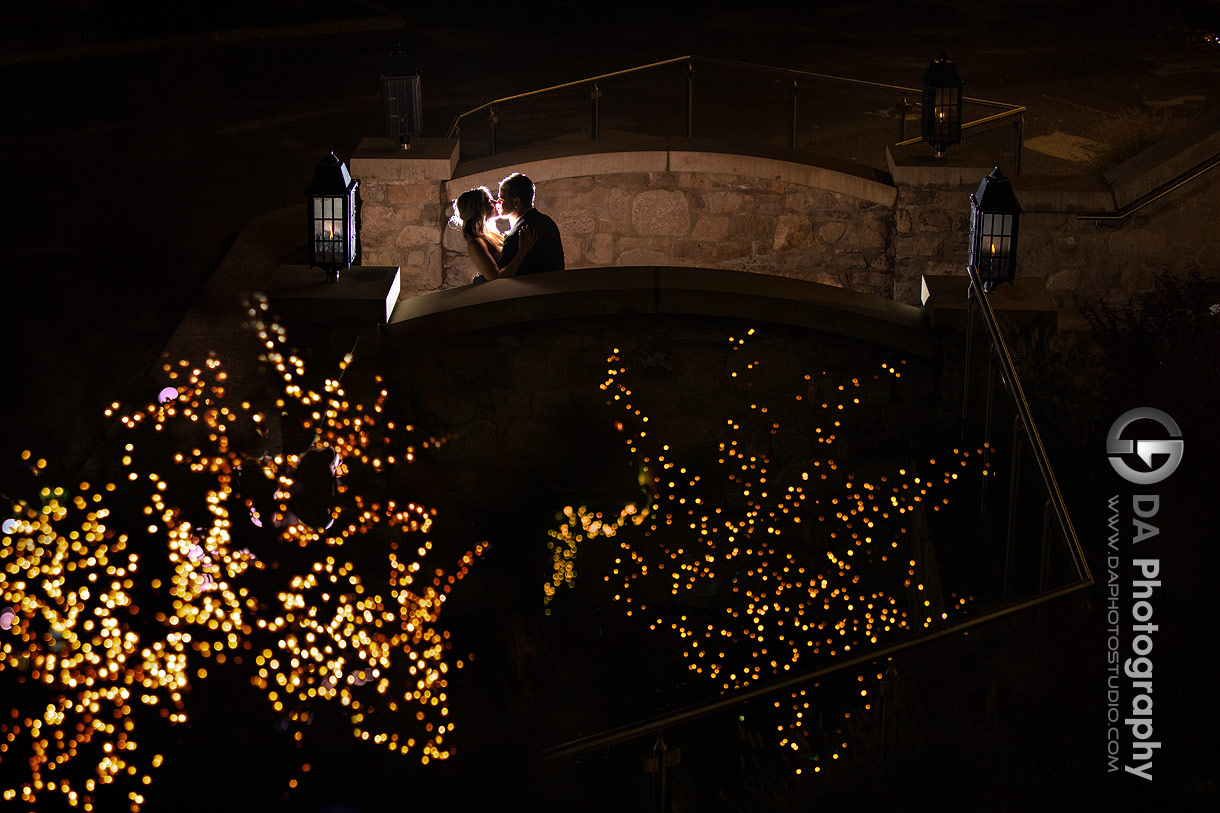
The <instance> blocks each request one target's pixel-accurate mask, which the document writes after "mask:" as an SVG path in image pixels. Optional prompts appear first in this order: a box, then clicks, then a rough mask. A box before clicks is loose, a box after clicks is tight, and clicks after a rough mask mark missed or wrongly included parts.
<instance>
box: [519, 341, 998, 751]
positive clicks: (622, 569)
mask: <svg viewBox="0 0 1220 813" xmlns="http://www.w3.org/2000/svg"><path fill="white" fill-rule="evenodd" d="M754 335H755V331H754V330H750V331H748V332H747V334H746V336H744V337H729V345H730V351H731V352H749V351H748V346H747V340H748V339H749V338H750V337H753V336H754ZM607 365H608V367H607V372H606V377H605V379H604V380H603V381H602V382H601V384H600V387H601V390H602V391H603V392H604V393H605V394H606V403H607V405H608V406H610V407H611V408H612V409H614V410H616V411H617V412H618V414H616V415H615V418H614V426H615V428H616V429H617V430H618V431H619V432H620V433H622V437H623V443H624V445H625V447H626V448H627V450H628V451H629V452H630V453H631V454H632V455H633V456H635V457H636V459H637V460H638V465H639V467H640V469H639V470H640V485H641V488H642V489H643V490H644V491H645V492H646V494H647V499H645V500H643V501H642V504H641V505H638V506H637V504H636V503H630V504H628V505H626V506H625V507H624V508H623V509H622V510H621V511H620V512H619V514H618V516H617V517H614V516H613V515H610V516H609V517H604V516H603V513H602V512H598V511H594V510H591V509H590V508H589V507H587V506H576V507H574V506H567V507H565V508H564V509H563V511H562V514H561V515H560V517H559V520H560V522H559V525H558V527H557V528H556V529H553V530H551V531H550V532H549V533H550V536H551V538H552V539H551V542H550V548H551V551H552V559H553V563H554V572H553V573H552V574H551V577H550V580H549V581H548V582H547V583H546V584H545V585H544V587H543V591H544V600H545V603H546V604H547V605H551V604H552V602H553V601H554V599H555V598H556V595H557V591H558V589H559V588H560V587H561V586H565V585H566V586H567V587H574V586H575V584H576V572H577V571H576V558H577V552H578V548H579V546H580V545H581V544H582V543H588V542H592V541H593V540H599V541H601V540H605V541H608V542H613V543H615V544H616V547H617V549H616V551H615V556H614V557H613V564H611V565H608V566H607V572H603V573H599V574H597V577H600V578H598V579H597V580H598V581H601V582H602V583H603V584H605V585H607V586H608V588H609V592H610V594H611V595H612V597H613V599H614V600H615V601H616V602H618V603H620V604H622V605H623V607H624V612H625V613H626V615H627V616H631V617H633V618H636V619H638V620H639V621H640V622H641V623H643V624H646V625H647V627H648V629H649V630H651V631H653V632H655V633H657V634H660V635H663V636H666V637H668V638H669V640H670V641H671V642H672V643H673V645H674V646H675V647H676V648H677V651H678V652H680V653H681V656H682V658H683V660H684V662H685V663H686V666H687V668H688V669H689V670H690V671H691V672H694V673H695V674H697V675H700V676H702V677H703V678H705V679H706V680H708V681H710V682H712V684H713V685H715V686H716V687H717V688H718V689H719V691H721V692H722V693H731V692H732V691H734V690H737V689H742V688H745V687H749V686H753V685H758V684H760V683H761V682H764V681H765V679H766V678H768V677H773V676H782V675H784V674H786V673H787V674H791V673H793V672H794V670H803V669H810V668H812V664H815V663H817V662H820V661H822V660H825V659H833V658H835V657H841V656H854V655H855V654H857V653H858V652H860V651H867V649H868V648H869V647H871V646H873V645H876V644H877V643H878V642H879V641H883V640H885V639H887V638H893V637H895V636H897V635H900V634H904V633H909V632H912V631H917V630H922V629H924V628H927V627H929V626H931V625H932V624H934V623H938V622H939V621H941V620H943V619H944V618H947V616H948V613H947V612H946V613H941V612H940V611H939V609H937V608H933V607H932V606H931V601H930V600H928V599H927V598H926V595H925V591H924V585H923V584H920V583H919V579H918V578H916V576H917V574H918V572H919V569H918V568H917V567H916V559H915V558H914V550H915V543H914V541H913V537H914V533H913V530H912V528H913V526H912V519H913V515H914V514H915V512H916V511H917V510H918V509H919V508H920V507H921V504H923V505H929V506H931V507H932V508H933V509H936V508H939V507H940V505H943V504H944V502H940V501H938V504H936V505H932V501H933V499H934V498H935V489H934V486H933V481H937V482H940V483H943V484H948V483H951V482H952V481H953V479H954V478H956V476H957V474H956V473H955V472H953V471H951V470H950V468H956V469H957V470H958V471H961V466H953V467H949V466H946V467H945V468H946V470H945V472H944V474H943V476H938V477H935V478H932V477H922V476H918V475H916V474H915V472H914V468H913V467H910V466H904V467H901V468H898V469H897V470H896V471H890V472H886V473H879V472H878V473H875V474H873V473H870V476H869V477H867V478H865V477H862V476H859V475H856V474H853V473H847V472H846V471H843V470H842V469H843V468H844V467H843V466H842V464H841V463H840V462H839V460H838V459H837V458H836V457H834V456H832V455H831V450H832V449H834V448H836V447H838V446H840V445H843V443H844V438H845V437H846V434H845V433H846V431H847V430H846V429H845V428H844V421H845V420H847V418H848V416H849V415H850V414H851V413H852V412H853V411H854V410H857V409H859V408H861V407H862V405H867V404H868V403H869V402H870V397H871V398H873V399H875V398H877V397H880V396H877V395H874V394H873V393H880V392H888V387H885V386H880V385H875V386H873V387H871V388H870V387H869V386H867V384H868V383H869V381H868V378H867V376H864V375H857V376H855V377H852V378H851V379H850V380H849V381H843V382H842V383H839V382H837V381H835V380H834V378H833V377H832V376H831V375H829V374H828V373H827V372H826V371H825V370H823V371H820V373H818V374H815V373H812V372H811V373H809V374H805V375H804V376H803V379H802V380H801V382H800V383H801V386H800V387H799V388H798V389H799V391H798V392H796V393H794V394H792V395H791V396H790V397H791V401H790V402H788V403H787V404H784V405H781V404H775V403H772V404H768V403H764V402H762V401H760V400H759V399H758V396H757V395H749V398H748V400H747V403H746V404H745V405H744V408H743V409H742V411H741V414H738V415H735V416H730V417H728V418H726V419H725V420H724V421H722V422H721V426H722V427H723V429H724V433H723V435H724V436H723V438H720V439H717V440H715V441H713V443H714V449H713V451H714V452H715V455H714V459H715V461H716V466H717V467H718V469H719V475H716V474H715V473H708V472H697V471H696V468H695V466H694V464H693V463H690V462H687V461H685V460H682V459H680V458H679V457H678V455H677V453H675V452H674V451H673V450H672V449H671V448H670V446H669V445H668V444H667V443H665V442H664V441H663V440H662V438H661V437H660V434H661V432H660V430H658V429H656V428H655V426H654V423H655V422H654V423H649V422H648V420H649V418H648V415H647V414H646V411H645V410H644V409H643V407H642V403H643V402H644V401H645V400H646V397H645V395H644V394H643V392H641V390H643V389H644V388H645V387H646V386H647V384H646V382H644V381H639V382H636V381H634V380H632V378H631V370H630V369H629V367H628V365H627V364H626V363H625V361H624V359H623V357H622V355H621V354H620V351H619V350H618V349H617V348H616V349H615V350H614V351H613V352H611V353H610V354H609V355H608V357H607ZM905 366H906V362H905V360H900V361H897V362H891V363H882V364H881V372H880V373H878V374H876V375H874V376H873V377H872V381H874V382H880V381H881V380H882V377H883V376H884V377H885V378H890V379H895V380H896V379H899V378H901V377H902V372H903V368H904V367H905ZM736 367H737V369H730V370H729V372H728V374H729V376H730V377H731V378H732V379H733V381H732V383H731V386H732V387H733V388H734V389H735V390H736V391H740V392H742V393H746V394H748V393H753V392H755V390H754V389H751V388H752V378H753V377H755V376H757V375H759V374H760V373H761V370H762V368H763V364H762V362H761V361H759V360H758V359H757V358H755V357H749V360H748V361H746V362H744V363H743V364H740V365H736ZM862 379H864V380H863V381H862ZM792 405H798V406H796V407H795V409H792V408H789V407H791V406H792ZM780 407H782V408H780ZM781 413H782V414H784V415H789V416H792V418H791V419H792V421H794V422H795V423H796V424H797V426H796V427H795V428H796V430H797V434H800V435H804V436H806V437H809V438H811V439H814V440H813V448H814V450H815V453H814V456H813V457H812V458H810V459H808V460H807V461H806V463H805V464H804V465H802V466H801V469H802V470H801V471H800V472H799V474H789V471H790V469H789V468H785V469H783V472H784V475H785V476H784V477H783V478H782V479H777V477H776V475H775V474H774V473H773V472H772V471H771V469H772V453H771V451H770V450H771V449H775V448H780V446H779V445H777V442H776V440H775V438H776V437H777V436H780V435H781V434H782V432H783V428H784V425H783V424H784V422H783V420H782V419H781V418H780V414H781ZM645 426H647V427H648V428H649V430H650V431H645ZM979 451H980V453H981V451H982V450H979ZM845 453H846V454H850V448H849V449H847V450H845ZM955 455H956V458H955V459H956V460H957V462H960V463H961V464H962V465H965V464H966V462H967V458H969V454H968V453H965V452H961V451H959V450H955ZM927 466H928V467H934V466H936V461H935V460H934V459H933V460H929V461H928V463H927ZM871 468H872V469H873V470H876V468H877V467H875V466H874V467H871ZM713 483H715V484H718V485H716V486H713V485H712V484H713ZM717 491H719V493H717ZM908 563H909V564H908ZM912 579H914V580H915V581H914V582H912ZM688 594H689V595H692V596H700V597H704V596H712V597H715V598H714V599H713V601H712V606H710V607H705V606H703V603H702V602H697V601H694V600H692V599H688V598H685V596H686V595H688ZM954 598H955V599H957V596H956V594H954ZM965 601H966V599H965V598H962V599H959V600H957V601H955V603H954V604H953V606H952V607H951V608H949V609H950V610H954V611H956V610H960V609H962V608H963V607H964V605H965ZM550 611H551V607H550V606H548V607H547V612H548V613H549V612H550ZM858 678H859V680H860V681H861V682H863V681H864V675H863V674H861V675H859V676H858ZM881 679H882V678H881V675H880V674H878V675H877V677H876V679H875V681H873V679H871V678H870V681H869V684H868V685H866V686H864V687H861V688H860V689H858V692H859V694H858V695H857V699H858V701H859V703H858V704H857V705H863V706H864V710H866V711H867V710H871V707H872V703H871V702H869V698H870V695H871V694H872V693H875V690H876V687H877V684H878V683H879V682H880V681H881ZM791 701H792V702H791V704H790V711H789V714H788V719H787V722H785V723H783V724H781V725H779V726H778V729H777V731H778V733H779V744H780V746H781V747H784V748H789V749H793V750H798V751H801V752H802V753H803V754H804V755H805V758H806V759H808V760H813V761H815V763H817V764H816V766H815V767H814V770H813V773H818V772H820V771H821V767H822V765H824V764H825V760H826V758H827V755H828V758H830V759H838V758H839V755H840V754H841V753H842V752H843V750H844V749H845V748H846V747H847V743H846V742H845V741H844V738H843V736H842V734H843V727H842V726H840V727H838V728H837V729H833V731H834V733H833V734H832V735H831V739H832V740H834V738H835V737H838V740H837V741H835V743H834V747H832V748H831V749H830V750H829V751H828V752H821V751H819V749H817V748H815V747H814V746H813V745H812V744H811V743H812V740H813V739H814V737H813V734H814V732H813V731H812V730H811V729H810V728H809V724H810V723H809V720H810V714H809V712H810V703H811V702H812V701H811V699H810V698H809V697H807V696H806V695H805V691H804V690H802V691H799V692H794V693H793V694H792V697H791ZM779 706H780V704H778V703H777V704H776V708H779ZM850 716H851V712H850V711H849V712H847V715H846V718H845V719H847V718H850ZM829 730H831V729H828V731H829ZM818 733H819V734H820V733H821V732H820V731H819V732H818ZM797 772H798V773H800V772H801V771H800V770H799V769H798V771H797Z"/></svg>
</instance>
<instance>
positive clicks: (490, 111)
mask: <svg viewBox="0 0 1220 813" xmlns="http://www.w3.org/2000/svg"><path fill="white" fill-rule="evenodd" d="M499 121H500V117H499V116H497V115H496V109H495V108H494V107H489V108H487V124H488V126H489V127H490V128H491V141H490V147H491V154H492V155H495V154H496V124H498V123H499Z"/></svg>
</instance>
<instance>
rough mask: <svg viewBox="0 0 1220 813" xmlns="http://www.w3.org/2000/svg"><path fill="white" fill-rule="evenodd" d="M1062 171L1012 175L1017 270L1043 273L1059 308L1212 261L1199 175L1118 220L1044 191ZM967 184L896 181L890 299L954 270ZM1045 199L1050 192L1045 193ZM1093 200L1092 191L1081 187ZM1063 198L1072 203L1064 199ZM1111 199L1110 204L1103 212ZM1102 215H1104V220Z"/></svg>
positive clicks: (959, 267)
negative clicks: (1017, 208)
mask: <svg viewBox="0 0 1220 813" xmlns="http://www.w3.org/2000/svg"><path fill="white" fill-rule="evenodd" d="M1057 180H1058V181H1059V182H1060V183H1062V179H1050V178H1038V179H1034V178H1021V177H1019V176H1018V177H1017V178H1015V179H1014V180H1013V187H1014V189H1015V191H1016V193H1017V198H1018V200H1019V201H1020V203H1021V204H1022V208H1023V209H1024V212H1023V214H1022V216H1021V233H1020V251H1019V253H1018V257H1017V274H1018V275H1020V276H1028V277H1037V278H1039V279H1043V280H1045V281H1046V286H1047V289H1048V290H1049V291H1050V292H1051V295H1052V296H1053V297H1054V298H1055V301H1056V303H1057V304H1058V305H1059V306H1060V307H1064V306H1067V307H1073V306H1079V305H1086V304H1088V303H1091V302H1093V301H1096V300H1097V299H1099V298H1100V299H1105V300H1110V301H1121V300H1125V299H1126V298H1127V297H1129V296H1130V295H1131V294H1132V293H1135V292H1139V291H1146V290H1149V289H1151V288H1152V285H1153V280H1154V279H1155V277H1156V276H1157V275H1158V274H1160V273H1162V272H1164V271H1179V272H1183V273H1185V272H1189V271H1192V270H1203V271H1206V270H1207V269H1212V271H1213V272H1214V270H1215V269H1216V268H1217V259H1216V256H1215V249H1216V247H1217V246H1218V245H1220V240H1217V238H1216V236H1215V212H1218V211H1220V183H1216V182H1215V181H1214V180H1208V181H1204V180H1203V179H1199V181H1197V182H1195V183H1194V184H1193V185H1191V186H1187V187H1184V188H1182V189H1181V190H1178V191H1177V192H1175V193H1172V194H1171V195H1168V196H1166V197H1165V198H1162V199H1161V200H1158V201H1155V202H1153V203H1151V204H1149V205H1148V206H1147V207H1145V208H1143V209H1141V210H1139V211H1138V212H1135V213H1133V214H1131V215H1130V216H1128V217H1126V218H1123V219H1114V217H1113V215H1109V214H1108V213H1106V212H1105V211H1104V210H1101V214H1103V215H1106V217H1103V218H1098V217H1095V216H1094V215H1096V214H1098V213H1099V209H1101V207H1094V208H1090V207H1088V206H1087V205H1082V203H1083V202H1082V201H1081V198H1083V197H1085V194H1084V193H1079V194H1077V195H1071V194H1068V195H1065V194H1064V193H1063V192H1062V191H1060V192H1058V193H1056V194H1053V195H1048V194H1047V193H1046V189H1047V188H1048V187H1052V188H1053V184H1054V183H1055V182H1056V181H1057ZM976 188H977V185H971V186H955V185H946V186H931V185H912V184H899V185H898V195H897V201H896V204H895V215H894V265H895V283H894V298H895V299H896V300H898V301H900V302H907V303H912V302H914V301H915V300H913V299H912V295H913V294H918V290H919V288H918V286H919V279H920V277H921V276H922V275H924V274H961V273H964V271H963V264H964V262H965V258H966V257H967V254H968V251H969V234H970V197H969V196H970V194H971V193H972V192H974V191H975V189H976ZM1048 197H1049V198H1051V199H1050V200H1048ZM1088 197H1090V198H1095V197H1096V196H1095V195H1091V194H1090V195H1089V196H1088ZM1073 199H1075V201H1077V202H1073ZM1112 210H1113V207H1112V206H1111V211H1112ZM1107 218H1109V219H1107Z"/></svg>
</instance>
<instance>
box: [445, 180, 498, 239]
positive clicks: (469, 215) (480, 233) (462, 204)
mask: <svg viewBox="0 0 1220 813" xmlns="http://www.w3.org/2000/svg"><path fill="white" fill-rule="evenodd" d="M495 214H496V207H495V204H494V203H492V199H491V192H490V191H488V189H487V187H485V186H480V187H476V188H475V189H471V190H468V191H466V192H463V193H462V194H460V195H458V197H457V200H455V201H454V202H453V217H451V218H449V225H450V226H451V227H452V228H455V229H461V230H462V236H463V237H465V238H466V240H467V241H468V242H469V241H470V240H474V239H477V238H479V237H482V238H485V239H490V240H495V238H496V237H499V234H495V235H494V237H493V233H489V232H488V231H487V230H486V223H487V220H488V219H489V218H491V217H494V216H495ZM496 242H499V241H498V240H496Z"/></svg>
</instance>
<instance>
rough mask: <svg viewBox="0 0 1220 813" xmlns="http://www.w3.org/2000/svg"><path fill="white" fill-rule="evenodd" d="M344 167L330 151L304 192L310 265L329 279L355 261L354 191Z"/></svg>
mask: <svg viewBox="0 0 1220 813" xmlns="http://www.w3.org/2000/svg"><path fill="white" fill-rule="evenodd" d="M359 186H360V181H358V180H355V179H353V178H352V176H351V173H350V172H348V171H347V165H346V164H344V163H343V162H342V161H340V160H339V159H338V158H336V157H335V154H334V153H333V152H332V153H330V154H329V155H327V156H326V157H325V158H323V159H322V162H321V163H319V164H318V169H317V171H316V172H314V176H313V182H312V183H310V184H309V187H308V188H307V189H306V190H305V211H306V222H307V226H308V234H307V239H308V240H309V265H310V266H311V267H316V268H323V269H325V270H326V272H327V277H328V278H329V279H331V280H337V279H339V272H340V271H344V270H346V269H348V268H351V266H352V263H353V262H355V260H356V189H357V188H358V187H359Z"/></svg>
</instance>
